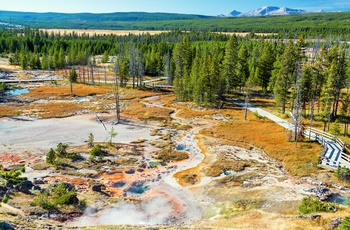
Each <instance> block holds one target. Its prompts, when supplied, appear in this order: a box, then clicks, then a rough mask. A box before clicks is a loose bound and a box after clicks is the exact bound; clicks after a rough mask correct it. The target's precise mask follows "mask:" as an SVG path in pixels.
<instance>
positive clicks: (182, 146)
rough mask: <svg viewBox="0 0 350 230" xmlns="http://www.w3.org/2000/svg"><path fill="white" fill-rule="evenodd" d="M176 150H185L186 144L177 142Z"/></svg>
mask: <svg viewBox="0 0 350 230" xmlns="http://www.w3.org/2000/svg"><path fill="white" fill-rule="evenodd" d="M176 150H179V151H187V150H188V149H187V147H186V145H183V144H179V145H177V146H176Z"/></svg>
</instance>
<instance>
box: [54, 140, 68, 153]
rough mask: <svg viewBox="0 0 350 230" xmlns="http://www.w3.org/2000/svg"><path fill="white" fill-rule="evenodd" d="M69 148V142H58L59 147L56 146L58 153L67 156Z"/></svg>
mask: <svg viewBox="0 0 350 230" xmlns="http://www.w3.org/2000/svg"><path fill="white" fill-rule="evenodd" d="M67 148H68V144H63V143H61V142H60V143H58V145H57V148H56V152H57V155H59V156H63V157H66V156H67Z"/></svg>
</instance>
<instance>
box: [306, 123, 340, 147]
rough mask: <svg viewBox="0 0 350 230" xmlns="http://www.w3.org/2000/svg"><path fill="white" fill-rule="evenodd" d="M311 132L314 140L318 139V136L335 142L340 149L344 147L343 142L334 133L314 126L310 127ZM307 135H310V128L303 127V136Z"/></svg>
mask: <svg viewBox="0 0 350 230" xmlns="http://www.w3.org/2000/svg"><path fill="white" fill-rule="evenodd" d="M311 133H312V134H313V135H314V136H315V139H316V140H318V138H319V137H321V138H322V140H323V139H325V140H330V141H333V142H335V143H337V144H338V145H339V146H340V148H341V149H342V150H344V148H345V144H344V142H343V141H342V140H340V139H339V137H337V136H335V135H332V134H330V133H327V132H324V131H321V130H318V129H314V128H311ZM308 135H310V128H307V127H304V136H307V137H308Z"/></svg>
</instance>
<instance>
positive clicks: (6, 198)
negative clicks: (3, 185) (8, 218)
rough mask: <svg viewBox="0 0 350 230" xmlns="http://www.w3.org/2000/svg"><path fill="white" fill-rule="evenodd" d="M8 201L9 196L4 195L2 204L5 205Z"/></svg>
mask: <svg viewBox="0 0 350 230" xmlns="http://www.w3.org/2000/svg"><path fill="white" fill-rule="evenodd" d="M9 200H10V196H9V195H5V197H4V198H3V199H2V202H3V203H5V204H6V203H7V202H8V201H9Z"/></svg>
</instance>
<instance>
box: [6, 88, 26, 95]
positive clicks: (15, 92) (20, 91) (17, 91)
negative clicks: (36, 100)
mask: <svg viewBox="0 0 350 230" xmlns="http://www.w3.org/2000/svg"><path fill="white" fill-rule="evenodd" d="M5 92H6V93H7V94H10V95H12V96H18V95H21V94H23V93H28V92H29V90H28V89H25V88H24V89H10V90H6V91H5Z"/></svg>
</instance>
